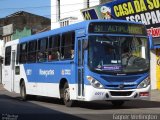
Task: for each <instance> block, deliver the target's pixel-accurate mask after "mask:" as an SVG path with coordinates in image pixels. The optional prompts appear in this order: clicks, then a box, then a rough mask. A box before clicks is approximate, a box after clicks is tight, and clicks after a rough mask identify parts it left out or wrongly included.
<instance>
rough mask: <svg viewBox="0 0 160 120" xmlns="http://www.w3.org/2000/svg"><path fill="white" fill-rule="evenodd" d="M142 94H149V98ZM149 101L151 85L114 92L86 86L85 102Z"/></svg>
mask: <svg viewBox="0 0 160 120" xmlns="http://www.w3.org/2000/svg"><path fill="white" fill-rule="evenodd" d="M140 93H149V95H147V96H140ZM138 99H139V100H149V99H150V85H149V86H148V87H146V88H142V89H128V90H112V89H96V88H94V87H92V86H91V85H87V86H85V101H95V100H138Z"/></svg>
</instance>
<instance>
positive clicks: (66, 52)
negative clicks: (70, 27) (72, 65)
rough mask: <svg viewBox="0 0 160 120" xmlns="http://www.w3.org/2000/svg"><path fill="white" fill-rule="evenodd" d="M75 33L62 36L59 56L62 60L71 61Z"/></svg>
mask: <svg viewBox="0 0 160 120" xmlns="http://www.w3.org/2000/svg"><path fill="white" fill-rule="evenodd" d="M74 39H75V32H68V33H64V34H63V35H62V41H61V42H62V44H61V54H62V59H73V57H74V41H75V40H74Z"/></svg>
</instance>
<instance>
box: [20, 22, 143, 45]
mask: <svg viewBox="0 0 160 120" xmlns="http://www.w3.org/2000/svg"><path fill="white" fill-rule="evenodd" d="M91 22H118V23H119V22H120V23H133V24H141V25H143V24H142V23H138V22H133V21H126V20H115V19H112V20H97V19H96V20H86V21H83V22H79V23H75V24H71V25H68V26H65V27H62V28H57V29H53V30H49V31H46V32H42V33H38V34H35V35H31V36H28V37H24V38H21V39H20V43H23V42H27V41H32V40H35V39H39V38H45V37H48V36H52V35H55V34H60V33H64V32H68V31H72V30H78V29H84V28H87V27H86V26H88V25H89V23H91Z"/></svg>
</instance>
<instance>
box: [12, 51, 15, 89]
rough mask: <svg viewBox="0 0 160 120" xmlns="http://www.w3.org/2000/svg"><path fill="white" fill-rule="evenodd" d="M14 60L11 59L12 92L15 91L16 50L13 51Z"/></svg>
mask: <svg viewBox="0 0 160 120" xmlns="http://www.w3.org/2000/svg"><path fill="white" fill-rule="evenodd" d="M11 54H12V55H11V56H12V58H11V91H14V83H15V81H14V77H15V58H16V57H15V55H16V54H15V50H12V53H11Z"/></svg>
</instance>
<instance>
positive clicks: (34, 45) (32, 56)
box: [27, 40, 37, 63]
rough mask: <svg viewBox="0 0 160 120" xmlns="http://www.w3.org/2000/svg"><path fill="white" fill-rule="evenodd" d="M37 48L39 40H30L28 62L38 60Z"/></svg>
mask: <svg viewBox="0 0 160 120" xmlns="http://www.w3.org/2000/svg"><path fill="white" fill-rule="evenodd" d="M36 50H37V41H36V40H34V41H30V42H29V44H28V59H27V60H28V62H29V63H34V62H36V52H37V51H36Z"/></svg>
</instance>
